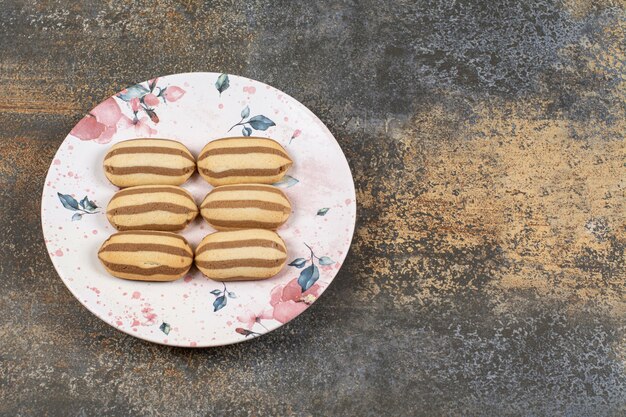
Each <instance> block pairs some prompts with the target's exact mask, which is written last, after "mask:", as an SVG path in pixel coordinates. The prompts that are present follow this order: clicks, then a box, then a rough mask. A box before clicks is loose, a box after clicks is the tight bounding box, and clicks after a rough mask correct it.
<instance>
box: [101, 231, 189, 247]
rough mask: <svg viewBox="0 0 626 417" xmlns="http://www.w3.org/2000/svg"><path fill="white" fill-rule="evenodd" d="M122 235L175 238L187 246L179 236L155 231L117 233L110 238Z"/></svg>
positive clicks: (184, 240)
mask: <svg viewBox="0 0 626 417" xmlns="http://www.w3.org/2000/svg"><path fill="white" fill-rule="evenodd" d="M124 235H133V236H137V235H140V236H166V237H172V238H176V239H180V240H182V241H183V242H185V244H187V240H186V239H185V238H184V237H182V236H181V235H177V234H176V233H169V232H157V231H156V230H138V231H134V232H126V231H124V232H117V233H116V234H114V235H113V236H111V238H113V237H115V236H124Z"/></svg>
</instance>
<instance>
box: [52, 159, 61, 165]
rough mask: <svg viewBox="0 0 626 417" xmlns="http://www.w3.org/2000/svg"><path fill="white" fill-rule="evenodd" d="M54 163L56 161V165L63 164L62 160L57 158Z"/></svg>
mask: <svg viewBox="0 0 626 417" xmlns="http://www.w3.org/2000/svg"><path fill="white" fill-rule="evenodd" d="M53 163H54V165H61V160H60V159H55V160H54V162H53Z"/></svg>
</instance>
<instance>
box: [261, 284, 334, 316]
mask: <svg viewBox="0 0 626 417" xmlns="http://www.w3.org/2000/svg"><path fill="white" fill-rule="evenodd" d="M321 289H322V288H321V287H320V286H319V285H318V284H314V285H313V286H311V288H309V289H308V290H306V291H305V292H302V288H300V284H298V279H297V278H294V279H292V280H291V281H289V282H288V283H287V284H285V285H277V286H276V287H274V289H272V292H271V294H270V304H271V305H272V307H273V308H274V311H273V313H272V316H273V317H274V319H275V320H277V321H279V322H281V323H287V322H288V321H289V320H291V319H293V318H294V317H296V316H297V315H299V314H300V313H302V312H303V311H304V310H306V309H307V308H308V307H309V305H310V304H311V303H313V302H314V301H315V300H316V299H317V297H319V295H320V292H321Z"/></svg>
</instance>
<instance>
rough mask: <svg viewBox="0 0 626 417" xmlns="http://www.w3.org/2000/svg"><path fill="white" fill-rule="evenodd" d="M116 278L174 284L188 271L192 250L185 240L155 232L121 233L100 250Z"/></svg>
mask: <svg viewBox="0 0 626 417" xmlns="http://www.w3.org/2000/svg"><path fill="white" fill-rule="evenodd" d="M98 258H99V259H100V262H102V265H104V267H105V268H106V270H107V271H108V272H109V273H110V274H111V275H113V276H114V277H118V278H124V279H132V280H138V281H174V280H176V279H178V278H180V277H182V276H183V275H185V274H186V273H187V271H189V268H191V264H192V263H193V251H192V250H191V248H190V247H189V244H188V243H187V241H186V240H185V238H184V237H182V236H179V235H177V234H175V233H169V232H155V231H146V230H141V231H130V232H118V233H115V234H114V235H112V236H111V237H109V238H108V239H107V240H106V241H105V242H104V243H103V244H102V247H101V248H100V250H99V251H98Z"/></svg>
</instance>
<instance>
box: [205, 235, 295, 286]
mask: <svg viewBox="0 0 626 417" xmlns="http://www.w3.org/2000/svg"><path fill="white" fill-rule="evenodd" d="M286 260H287V248H286V246H285V242H283V240H282V239H281V238H280V236H278V235H277V234H276V232H273V231H271V230H265V229H245V230H233V231H222V232H215V233H213V234H210V235H208V236H206V237H205V238H204V239H202V242H200V244H199V245H198V247H197V248H196V260H195V262H196V266H197V267H198V269H199V270H200V272H202V273H203V274H204V275H206V276H207V277H208V278H211V279H214V280H216V281H243V280H260V279H266V278H270V277H273V276H274V275H276V274H278V273H279V272H280V270H281V269H282V268H283V266H285V262H286Z"/></svg>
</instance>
